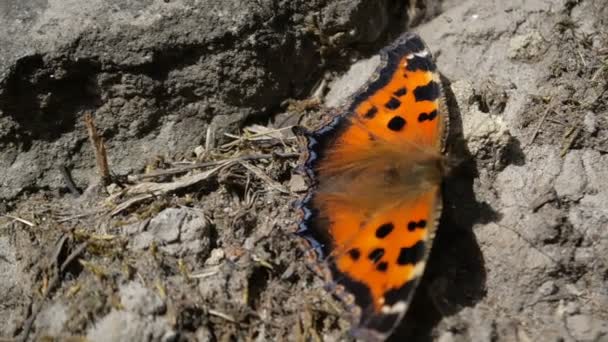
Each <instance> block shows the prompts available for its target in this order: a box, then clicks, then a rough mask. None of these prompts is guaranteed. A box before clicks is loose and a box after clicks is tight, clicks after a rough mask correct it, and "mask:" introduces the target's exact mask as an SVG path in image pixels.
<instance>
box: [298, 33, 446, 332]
mask: <svg viewBox="0 0 608 342" xmlns="http://www.w3.org/2000/svg"><path fill="white" fill-rule="evenodd" d="M380 57H381V63H380V65H379V67H378V68H377V69H376V71H375V72H374V74H373V76H372V80H371V81H370V82H368V83H367V84H366V85H365V86H363V87H362V88H361V89H359V90H358V91H357V92H356V93H355V94H354V95H353V96H352V97H351V99H350V101H349V103H348V104H346V105H344V106H343V107H342V108H341V109H339V110H337V111H336V112H335V113H334V114H333V115H332V117H331V118H330V120H329V121H328V122H326V123H325V124H324V125H323V126H322V127H320V128H318V129H316V130H313V131H308V132H306V133H304V136H303V139H302V141H303V143H304V145H305V151H304V152H305V153H304V158H303V159H304V160H303V169H304V170H305V172H306V174H307V176H308V178H309V184H310V185H309V190H308V193H307V194H306V196H305V197H304V198H303V199H302V200H301V201H300V204H299V209H300V212H301V221H300V223H299V225H298V229H297V234H298V235H299V236H300V237H302V238H303V239H302V241H305V243H306V246H307V249H306V250H307V251H308V252H309V253H308V256H309V257H312V258H313V259H314V265H315V269H316V270H317V271H318V272H320V273H321V274H322V275H323V276H324V278H326V281H327V284H328V287H330V288H331V290H332V292H333V294H335V295H336V296H337V297H339V298H340V299H342V300H343V301H344V303H346V304H347V306H348V307H349V308H350V310H349V311H350V313H351V316H352V321H353V326H354V328H353V329H352V332H353V335H354V337H356V338H361V339H364V340H373V341H383V340H385V339H386V338H388V337H389V336H390V334H391V333H392V332H393V330H394V329H395V328H396V327H397V326H398V325H399V324H400V322H401V320H402V318H403V316H404V315H405V313H406V310H407V308H408V304H409V302H410V301H411V298H412V295H413V293H414V290H415V289H416V286H417V285H418V283H419V281H420V278H421V277H422V274H423V271H424V268H425V263H426V261H427V260H428V256H429V252H430V249H431V245H432V242H433V239H434V235H435V232H436V228H437V225H438V220H439V216H440V213H441V206H442V200H441V182H442V178H443V174H444V172H445V163H444V160H445V158H444V155H445V142H446V137H447V131H448V120H449V119H448V115H447V110H446V107H445V101H444V99H443V95H442V89H441V82H440V79H439V74H438V73H437V70H436V66H435V64H434V62H433V59H432V55H431V53H430V51H429V49H428V48H427V46H426V45H425V43H424V42H423V41H422V39H421V38H420V37H419V36H418V35H417V34H414V33H405V34H403V35H402V36H401V37H399V38H398V39H397V40H396V41H395V42H393V43H392V44H391V45H389V46H387V47H385V48H384V49H383V50H382V51H381V52H380Z"/></svg>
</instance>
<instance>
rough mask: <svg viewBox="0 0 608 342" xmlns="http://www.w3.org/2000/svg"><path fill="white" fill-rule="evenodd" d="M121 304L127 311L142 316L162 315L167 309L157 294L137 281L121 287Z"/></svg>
mask: <svg viewBox="0 0 608 342" xmlns="http://www.w3.org/2000/svg"><path fill="white" fill-rule="evenodd" d="M120 302H121V304H122V305H123V306H124V308H125V310H127V311H131V312H135V313H138V314H140V315H154V314H160V313H163V312H164V311H165V309H166V307H165V302H164V301H163V300H162V299H161V298H160V296H159V295H158V294H157V293H156V292H154V291H152V290H150V289H148V288H146V287H144V286H143V285H142V284H140V283H139V282H136V281H132V282H129V283H127V284H125V285H122V286H121V287H120Z"/></svg>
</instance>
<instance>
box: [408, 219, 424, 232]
mask: <svg viewBox="0 0 608 342" xmlns="http://www.w3.org/2000/svg"><path fill="white" fill-rule="evenodd" d="M424 227H426V221H425V220H420V221H410V222H408V224H407V230H409V231H410V232H413V231H414V230H416V228H424Z"/></svg>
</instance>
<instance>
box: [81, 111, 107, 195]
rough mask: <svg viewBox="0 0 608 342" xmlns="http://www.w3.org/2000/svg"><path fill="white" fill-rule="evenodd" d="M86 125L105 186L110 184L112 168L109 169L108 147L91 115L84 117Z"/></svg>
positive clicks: (98, 169)
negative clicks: (98, 132)
mask: <svg viewBox="0 0 608 342" xmlns="http://www.w3.org/2000/svg"><path fill="white" fill-rule="evenodd" d="M84 124H85V126H86V127H87V132H88V133H89V139H90V140H91V144H92V145H93V151H94V152H95V160H96V161H97V171H98V172H99V176H100V177H101V181H102V183H103V184H108V183H109V182H110V168H109V167H108V155H107V154H106V147H105V145H104V143H103V138H102V137H100V136H99V135H98V134H97V128H96V127H95V121H94V120H93V116H92V115H91V113H86V114H85V115H84Z"/></svg>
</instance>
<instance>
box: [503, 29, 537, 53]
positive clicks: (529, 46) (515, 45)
mask: <svg viewBox="0 0 608 342" xmlns="http://www.w3.org/2000/svg"><path fill="white" fill-rule="evenodd" d="M543 42H544V39H543V37H542V36H541V35H540V33H538V32H537V31H534V32H531V33H528V34H523V35H518V36H514V37H513V38H511V41H510V42H509V52H508V54H509V58H511V59H516V60H528V59H532V58H535V57H538V56H540V55H541V54H542V52H543V50H544V48H543Z"/></svg>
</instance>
